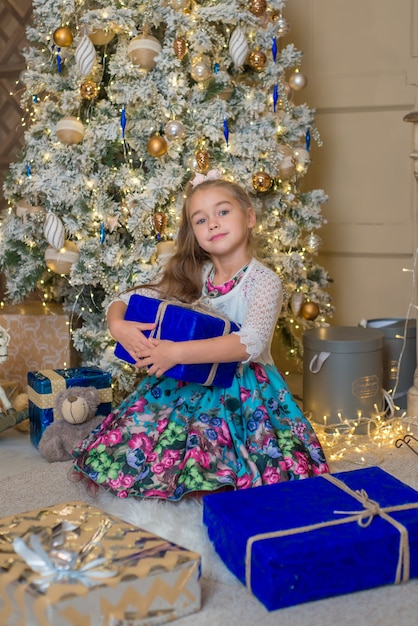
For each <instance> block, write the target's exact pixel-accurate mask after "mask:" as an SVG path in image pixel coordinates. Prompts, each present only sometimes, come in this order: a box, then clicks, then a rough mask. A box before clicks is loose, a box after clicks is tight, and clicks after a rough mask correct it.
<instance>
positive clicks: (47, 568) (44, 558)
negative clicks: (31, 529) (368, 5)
mask: <svg viewBox="0 0 418 626" xmlns="http://www.w3.org/2000/svg"><path fill="white" fill-rule="evenodd" d="M29 541H30V545H31V547H30V548H29V546H28V545H27V544H26V543H25V542H24V541H23V539H22V538H21V537H16V538H15V539H14V540H13V547H14V550H15V552H16V554H18V555H19V556H20V557H22V559H24V561H25V562H26V563H27V564H28V565H29V567H30V568H31V569H32V570H33V571H34V572H36V573H38V574H40V575H41V576H42V578H37V579H36V580H34V581H33V584H34V585H35V586H36V587H37V589H39V591H41V592H42V593H43V592H45V591H46V590H47V589H48V587H49V586H50V585H51V584H52V583H57V582H65V583H68V582H69V583H82V584H83V585H85V586H86V587H94V586H95V585H97V584H98V582H99V581H100V579H103V578H111V577H112V576H116V574H117V572H116V571H112V570H103V569H98V568H100V566H101V565H103V564H104V563H105V562H106V561H107V559H106V558H98V559H93V560H92V561H90V562H89V563H87V564H86V565H83V566H82V567H80V568H74V564H75V562H76V559H77V557H78V553H76V552H75V553H70V559H69V560H67V559H66V558H61V559H60V558H59V553H58V556H57V558H56V559H55V558H54V560H53V559H52V558H51V556H50V555H49V554H48V553H47V552H46V550H45V549H44V548H43V547H42V545H41V542H40V540H39V538H38V537H37V536H36V535H31V536H30V539H29ZM68 554H69V553H68V552H66V554H65V556H68ZM62 555H63V556H64V553H62Z"/></svg>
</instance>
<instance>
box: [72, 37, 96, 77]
mask: <svg viewBox="0 0 418 626" xmlns="http://www.w3.org/2000/svg"><path fill="white" fill-rule="evenodd" d="M75 59H76V61H77V66H78V69H79V70H80V74H81V75H82V76H89V74H91V70H92V69H93V65H94V62H95V60H96V49H95V47H94V45H93V42H92V40H91V39H90V37H87V35H84V37H82V38H81V39H80V42H79V44H78V46H77V49H76V51H75Z"/></svg>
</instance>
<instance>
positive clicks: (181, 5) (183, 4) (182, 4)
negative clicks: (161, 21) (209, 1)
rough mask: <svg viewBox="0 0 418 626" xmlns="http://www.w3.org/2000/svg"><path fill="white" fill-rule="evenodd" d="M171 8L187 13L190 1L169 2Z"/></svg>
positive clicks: (175, 0)
mask: <svg viewBox="0 0 418 626" xmlns="http://www.w3.org/2000/svg"><path fill="white" fill-rule="evenodd" d="M171 6H172V8H173V9H174V10H175V11H179V10H182V11H187V9H188V8H189V6H190V0H171Z"/></svg>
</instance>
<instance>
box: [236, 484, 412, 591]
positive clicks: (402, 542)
mask: <svg viewBox="0 0 418 626" xmlns="http://www.w3.org/2000/svg"><path fill="white" fill-rule="evenodd" d="M318 478H319V479H320V480H322V479H325V480H328V481H329V482H330V483H332V484H333V485H334V486H335V487H337V488H338V489H341V490H342V491H344V492H345V493H347V494H349V495H350V496H352V497H353V498H355V499H356V500H357V501H358V502H360V503H361V504H362V505H363V509H360V510H357V511H334V514H336V515H344V516H345V517H342V518H340V519H332V520H329V521H327V522H319V523H317V524H311V525H307V526H299V527H298V528H289V529H287V530H279V531H273V532H270V533H260V534H259V535H254V536H253V537H250V538H249V539H248V541H247V546H246V558H245V579H246V585H247V588H248V589H249V591H251V590H252V587H251V558H252V547H253V545H254V543H255V542H257V541H264V540H266V539H276V538H278V537H289V536H290V535H298V534H302V533H308V532H311V531H313V530H318V529H320V528H328V527H331V526H339V525H341V524H348V523H350V522H357V524H358V525H359V526H361V527H362V528H366V527H367V526H370V524H371V523H372V521H373V519H374V518H375V517H376V516H379V517H381V518H382V519H384V520H386V521H387V522H388V523H389V524H391V525H392V526H394V527H395V528H396V529H397V530H398V532H399V555H398V563H397V567H396V573H395V580H394V584H395V585H396V584H398V583H400V582H407V581H408V580H409V576H410V550H409V536H408V529H407V528H406V527H405V526H404V525H403V524H401V523H400V522H398V521H397V520H396V519H395V518H393V517H391V516H390V515H389V513H394V512H396V511H407V510H410V509H418V502H411V503H407V504H399V505H394V506H387V507H381V506H380V505H379V503H378V502H376V501H375V500H372V499H371V498H369V496H368V494H367V492H366V491H365V490H364V489H361V490H357V491H354V490H353V489H350V487H348V485H346V484H345V483H344V482H343V481H342V480H339V479H338V478H336V477H335V476H332V475H331V474H322V475H321V476H320V477H318Z"/></svg>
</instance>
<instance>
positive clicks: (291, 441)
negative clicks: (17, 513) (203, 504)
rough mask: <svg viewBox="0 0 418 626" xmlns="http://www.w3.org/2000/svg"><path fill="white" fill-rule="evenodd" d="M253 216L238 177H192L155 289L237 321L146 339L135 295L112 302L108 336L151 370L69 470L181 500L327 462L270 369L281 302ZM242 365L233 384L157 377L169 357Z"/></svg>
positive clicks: (307, 472)
mask: <svg viewBox="0 0 418 626" xmlns="http://www.w3.org/2000/svg"><path fill="white" fill-rule="evenodd" d="M255 223H256V216H255V212H254V209H253V208H252V206H251V200H250V198H249V197H248V195H247V194H246V193H245V192H244V190H243V189H242V188H241V187H239V186H238V185H236V184H235V183H232V182H229V181H226V180H222V179H219V178H213V174H212V177H211V178H209V177H204V176H202V175H201V174H199V175H197V176H196V178H195V179H194V181H192V183H191V185H190V189H189V192H188V194H187V196H186V200H185V203H184V206H183V213H182V221H181V225H180V228H179V232H178V239H177V252H176V253H175V254H174V255H173V256H172V257H171V259H170V260H169V261H168V263H167V265H166V267H165V270H164V272H163V275H162V277H161V279H160V280H159V282H158V284H157V288H158V294H156V292H155V290H154V288H151V287H150V286H149V287H142V288H138V289H137V290H135V291H136V292H137V293H141V294H143V295H148V296H151V297H154V298H155V297H161V298H164V299H171V300H173V299H177V300H180V301H182V302H186V303H192V302H194V301H196V300H197V299H199V298H203V302H204V303H205V304H207V305H210V306H212V307H213V308H214V309H216V310H217V311H219V312H220V313H222V314H224V315H227V316H228V317H229V318H230V319H232V320H234V321H235V322H237V323H238V324H240V325H241V327H240V330H239V331H238V332H234V333H232V334H230V335H226V336H222V337H216V338H212V339H204V340H198V341H195V340H191V341H180V342H171V341H167V340H156V339H147V338H146V337H145V335H144V334H143V332H142V331H143V330H147V329H150V328H153V327H154V325H153V324H141V323H137V322H131V321H125V320H124V314H125V311H126V308H127V303H128V301H129V298H130V296H131V294H132V293H135V291H130V292H126V293H125V294H122V296H120V297H119V298H118V299H117V300H115V301H114V302H113V303H112V304H111V305H110V307H109V309H108V316H107V319H108V325H109V330H110V332H111V334H112V336H113V337H114V338H115V339H116V340H117V341H118V342H120V343H121V344H122V345H123V346H124V348H125V349H126V350H128V352H129V353H130V354H131V355H132V356H133V357H134V358H135V359H136V360H137V366H138V367H144V366H146V367H148V375H147V376H146V377H145V378H144V379H143V380H142V381H141V382H140V383H139V385H138V387H137V389H136V390H135V391H134V392H133V393H131V394H130V395H129V396H128V397H127V398H126V399H125V400H124V401H123V402H122V404H121V405H120V406H119V407H118V408H117V409H116V410H115V411H113V412H112V413H111V414H110V415H109V416H108V417H107V418H105V420H104V421H103V422H102V424H101V426H100V427H98V428H96V429H95V431H93V432H92V433H91V434H90V435H89V437H87V439H86V440H84V441H83V442H82V443H81V444H80V445H79V446H78V448H76V450H75V451H74V452H73V455H74V456H75V457H76V460H75V468H76V469H77V470H78V471H81V472H82V473H83V474H85V475H86V476H88V477H89V478H91V479H92V480H93V481H95V482H96V483H97V484H99V485H100V486H101V487H104V488H105V489H106V490H108V491H110V492H112V493H114V494H116V495H117V496H119V497H121V498H126V497H130V496H139V497H145V498H164V499H167V500H179V499H181V498H182V497H183V496H185V495H186V494H190V493H195V492H202V491H204V492H210V491H215V490H219V489H225V488H230V489H244V488H247V487H256V486H258V485H263V484H269V483H275V482H278V481H285V480H296V479H301V478H308V477H309V476H314V475H316V474H321V473H324V472H328V471H329V470H328V466H327V463H326V461H325V457H324V453H323V451H322V449H321V446H320V444H319V441H318V439H317V437H316V435H315V433H314V431H313V430H312V427H311V425H310V424H309V422H308V421H307V419H306V418H305V417H304V416H303V414H302V412H301V411H300V409H299V408H298V406H297V404H296V402H295V401H294V399H293V398H292V396H291V394H290V391H289V390H288V388H287V386H286V383H285V381H284V380H283V378H282V376H281V374H280V373H279V371H278V370H277V369H276V367H275V366H274V363H273V359H272V356H271V353H270V343H271V340H272V337H273V333H274V328H275V324H276V321H277V317H278V315H279V312H280V309H281V305H282V289H281V282H280V279H279V277H278V276H277V274H275V273H274V272H273V271H271V270H270V269H268V268H267V267H265V266H264V265H262V264H261V263H260V262H259V261H257V260H256V259H255V258H254V256H253V249H252V230H253V228H254V227H255ZM233 361H238V362H240V365H239V367H238V369H237V373H236V375H235V378H234V382H233V384H232V386H231V387H229V388H228V389H223V388H220V387H214V386H208V387H205V386H203V385H199V384H196V383H184V382H180V381H177V380H174V379H172V378H169V377H166V376H164V372H166V371H167V370H168V369H170V368H171V367H173V366H174V365H176V364H197V363H208V362H210V363H225V362H233Z"/></svg>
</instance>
